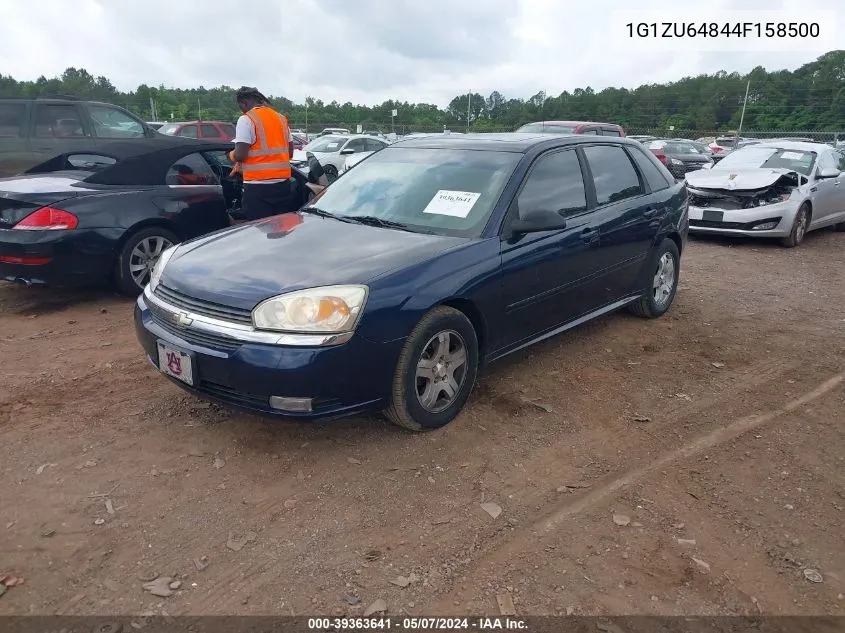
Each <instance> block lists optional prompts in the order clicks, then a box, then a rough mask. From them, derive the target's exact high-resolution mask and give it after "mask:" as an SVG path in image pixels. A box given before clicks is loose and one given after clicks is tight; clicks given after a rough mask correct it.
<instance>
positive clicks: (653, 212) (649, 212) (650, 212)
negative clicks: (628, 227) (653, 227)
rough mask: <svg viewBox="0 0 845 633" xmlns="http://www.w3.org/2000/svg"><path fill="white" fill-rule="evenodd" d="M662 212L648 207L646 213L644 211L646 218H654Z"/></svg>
mask: <svg viewBox="0 0 845 633" xmlns="http://www.w3.org/2000/svg"><path fill="white" fill-rule="evenodd" d="M659 212H660V209H655V208H654V207H646V208H645V211H643V217H644V218H653V217H654V216H656V215H657V214H658V213H659Z"/></svg>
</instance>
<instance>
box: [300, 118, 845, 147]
mask: <svg viewBox="0 0 845 633" xmlns="http://www.w3.org/2000/svg"><path fill="white" fill-rule="evenodd" d="M357 126H358V124H357V123H353V124H350V123H336V122H333V123H314V122H311V121H309V122H308V127H307V129H306V127H305V122H304V121H295V120H293V121H291V128H292V129H298V130H304V131H306V133H307V134H308V135H309V136H314V135H316V134H319V133H320V132H322V131H323V130H324V129H326V128H329V127H334V128H345V129H348V130H349V131H350V132H352V133H353V134H354V133H355V132H356V130H357ZM623 127H624V126H623ZM361 129H362V131H364V132H378V133H380V134H390V133H391V132H392V133H395V134H396V135H397V136H405V135H406V134H413V133H425V134H432V133H439V132H443V131H446V130H448V131H451V132H466V131H467V127H466V125H460V124H453V125H443V124H439V125H435V124H432V125H403V124H398V123H397V124H395V125H391V123H390V122H388V123H367V124H362V125H361ZM514 129H516V128H515V127H509V126H503V125H493V124H487V123H486V122H483V123H478V124H474V125H472V126H470V129H469V131H470V132H513V131H514ZM625 133H626V134H627V135H628V136H632V135H639V136H655V137H658V138H683V139H690V140H698V139H705V140H706V141H707V142H709V141H711V140H713V139H714V138H716V137H726V136H727V137H730V136H734V135H735V133H736V132H735V131H734V130H729V131H725V130H722V131H716V130H692V129H675V130H667V129H666V128H648V127H631V128H625ZM740 136H741V137H742V138H753V139H774V138H777V139H781V138H794V139H801V140H806V139H811V140H812V141H814V142H817V143H835V142H837V141H843V140H845V128H843V129H842V130H742V132H741V134H740Z"/></svg>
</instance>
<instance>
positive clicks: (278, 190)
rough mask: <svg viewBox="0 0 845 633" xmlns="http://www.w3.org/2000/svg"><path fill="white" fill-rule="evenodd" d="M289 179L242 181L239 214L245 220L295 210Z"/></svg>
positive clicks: (258, 218)
mask: <svg viewBox="0 0 845 633" xmlns="http://www.w3.org/2000/svg"><path fill="white" fill-rule="evenodd" d="M292 193H293V191H292V187H291V181H290V180H285V181H282V182H274V183H250V182H245V183H244V189H243V196H242V197H241V214H242V215H243V218H244V219H245V220H260V219H261V218H266V217H269V216H271V215H277V214H279V213H287V212H288V211H296V209H294V208H293V206H294V203H293V196H292Z"/></svg>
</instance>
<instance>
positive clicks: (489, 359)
mask: <svg viewBox="0 0 845 633" xmlns="http://www.w3.org/2000/svg"><path fill="white" fill-rule="evenodd" d="M641 296H642V295H631V296H630V297H626V298H624V299H620V300H619V301H615V302H614V303H611V304H609V305H606V306H604V307H603V308H599V309H598V310H594V311H593V312H590V313H588V314H585V315H584V316H581V317H578V318H577V319H574V320H573V321H570V322H569V323H566V324H564V325H561V326H560V327H557V328H555V329H553V330H549V331H548V332H544V333H543V334H539V335H538V336H535V337H534V338H532V339H529V340H527V341H525V342H523V343H518V344H517V346H516V347H513V348H510V349H507V348H506V349H504V350H500V351H496V352H493V353H492V354H490V355H489V356H487V357H486V358H485V359H484V364H485V365H486V364H488V363H492V362H493V361H496V360H499V359H500V358H504V357H505V356H510V355H511V354H513V353H515V352H518V351H520V350H523V349H525V348H526V347H531V346H532V345H534V344H536V343H539V342H540V341H545V340H546V339H549V338H552V337H553V336H557V335H558V334H563V333H564V332H566V331H567V330H571V329H572V328H574V327H578V326H579V325H583V324H584V323H587V322H588V321H592V320H593V319H596V318H598V317H600V316H604V315H605V314H609V313H611V312H615V311H616V310H619V309H620V308H624V307H625V306H626V305H628V304H630V303H633V302H634V301H638V300H639V299H640V297H641Z"/></svg>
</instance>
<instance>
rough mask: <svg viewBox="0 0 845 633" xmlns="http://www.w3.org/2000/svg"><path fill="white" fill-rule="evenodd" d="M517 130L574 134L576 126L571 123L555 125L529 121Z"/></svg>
mask: <svg viewBox="0 0 845 633" xmlns="http://www.w3.org/2000/svg"><path fill="white" fill-rule="evenodd" d="M517 132H530V133H536V132H539V133H541V134H574V133H575V128H574V127H572V126H571V125H555V124H553V123H527V124H526V125H523V126H522V127H521V128H519V129H518V130H517Z"/></svg>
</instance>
